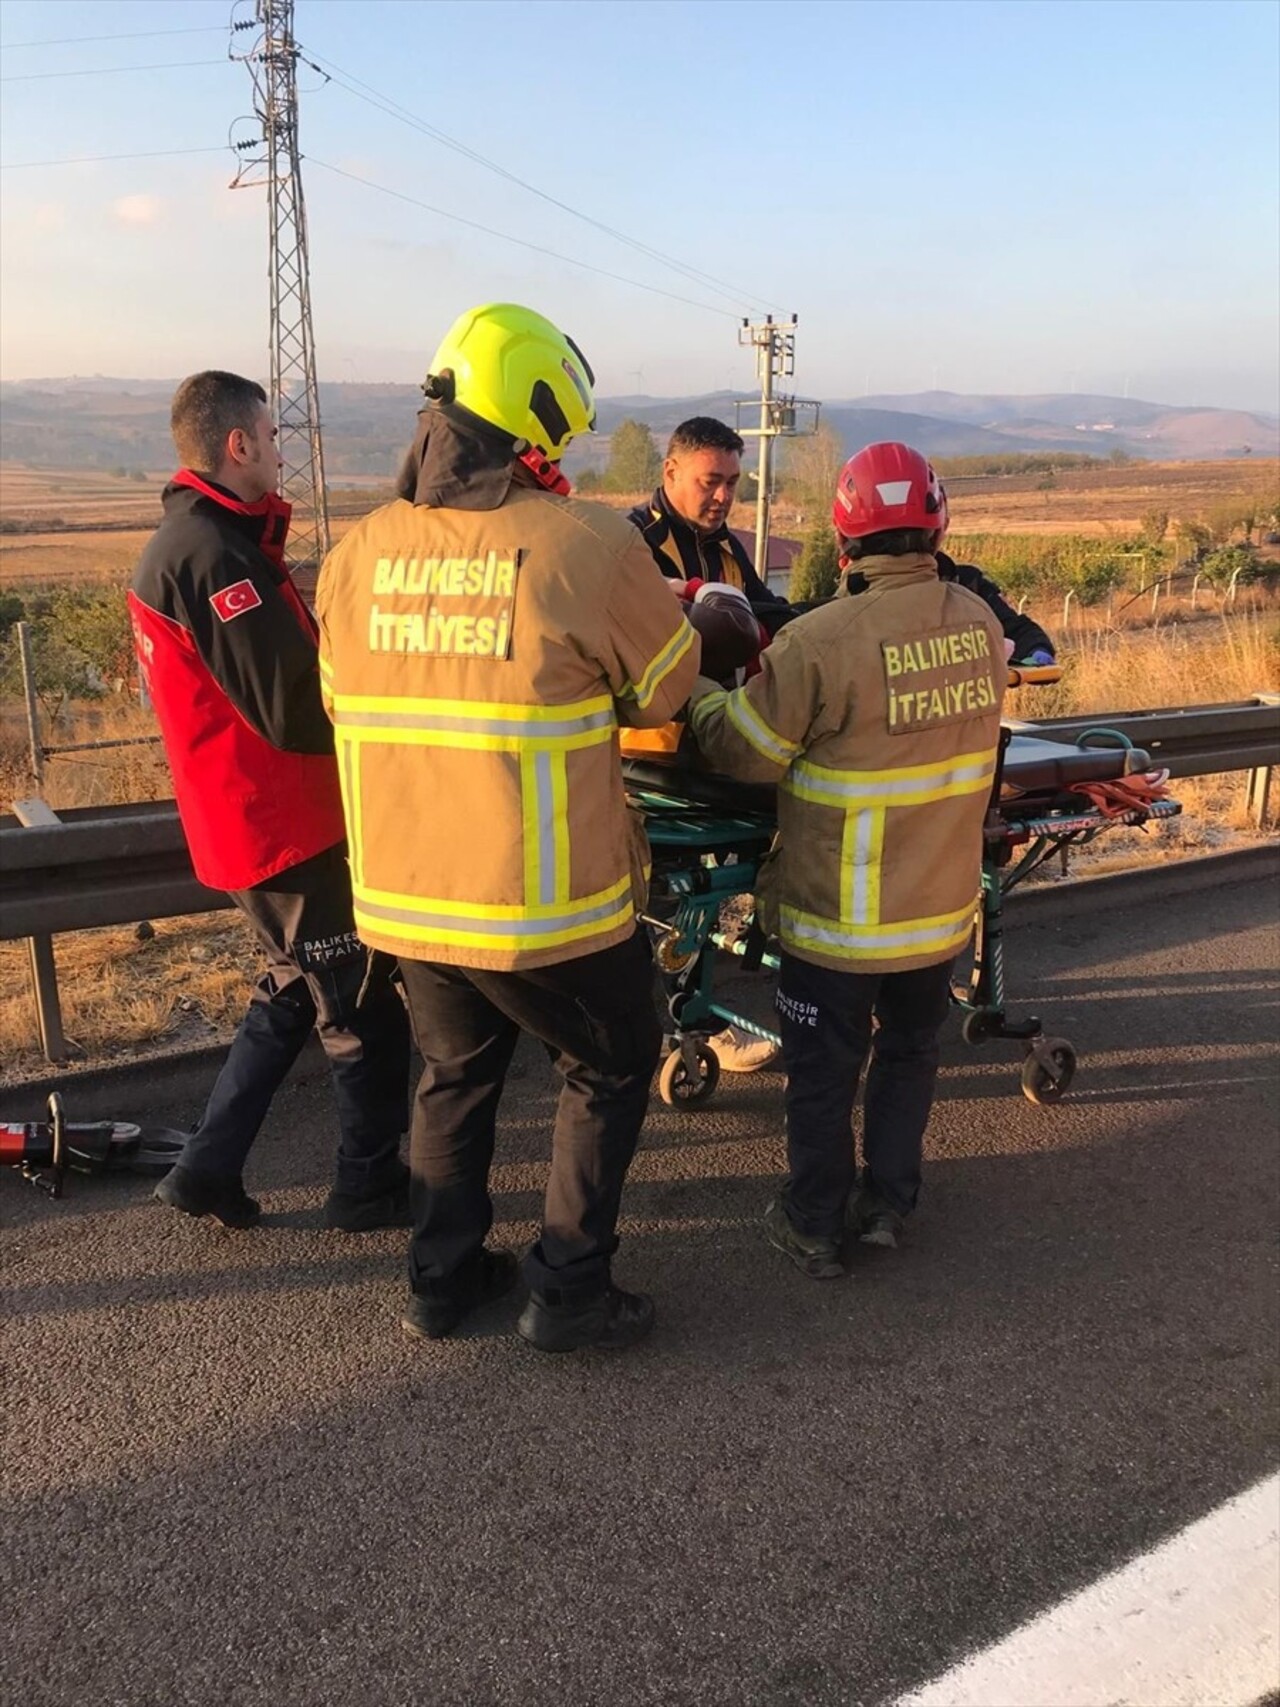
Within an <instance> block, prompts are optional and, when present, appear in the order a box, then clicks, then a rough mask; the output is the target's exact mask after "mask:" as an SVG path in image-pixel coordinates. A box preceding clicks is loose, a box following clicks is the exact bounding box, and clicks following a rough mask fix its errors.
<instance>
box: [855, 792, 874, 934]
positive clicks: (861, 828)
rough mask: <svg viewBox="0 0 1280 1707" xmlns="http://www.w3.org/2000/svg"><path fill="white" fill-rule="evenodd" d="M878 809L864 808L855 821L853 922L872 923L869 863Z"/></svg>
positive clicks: (860, 923) (858, 923)
mask: <svg viewBox="0 0 1280 1707" xmlns="http://www.w3.org/2000/svg"><path fill="white" fill-rule="evenodd" d="M875 816H876V809H875V807H873V806H868V807H866V808H864V810H863V811H861V812H859V813H858V815H857V817H856V818H855V819H854V831H853V922H854V923H855V924H857V925H865V924H867V923H869V922H870V920H869V917H868V912H867V879H868V872H867V861H868V859H869V857H870V854H871V833H872V830H873V828H874V826H875Z"/></svg>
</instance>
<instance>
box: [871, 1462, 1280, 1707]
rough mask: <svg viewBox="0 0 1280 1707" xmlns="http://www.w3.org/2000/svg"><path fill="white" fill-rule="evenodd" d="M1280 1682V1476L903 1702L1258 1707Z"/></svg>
mask: <svg viewBox="0 0 1280 1707" xmlns="http://www.w3.org/2000/svg"><path fill="white" fill-rule="evenodd" d="M1277 1688H1280V1475H1275V1476H1270V1477H1268V1479H1267V1480H1266V1481H1265V1482H1259V1483H1258V1484H1257V1485H1256V1486H1255V1487H1252V1488H1250V1489H1249V1490H1248V1491H1247V1492H1246V1493H1243V1494H1240V1495H1238V1496H1237V1497H1236V1498H1235V1499H1233V1500H1229V1501H1228V1502H1227V1504H1226V1505H1223V1506H1219V1507H1218V1509H1217V1511H1214V1512H1211V1513H1210V1514H1209V1516H1208V1517H1205V1518H1201V1520H1200V1521H1199V1522H1198V1523H1193V1524H1192V1525H1191V1526H1190V1528H1188V1529H1184V1530H1182V1531H1181V1532H1180V1533H1179V1534H1177V1535H1175V1536H1173V1537H1172V1538H1171V1539H1170V1540H1168V1541H1166V1542H1164V1543H1162V1545H1161V1546H1159V1547H1157V1548H1156V1549H1155V1550H1154V1551H1153V1552H1151V1553H1146V1554H1144V1555H1143V1556H1142V1557H1141V1558H1138V1559H1134V1560H1133V1561H1132V1562H1131V1563H1129V1564H1127V1565H1125V1566H1123V1567H1122V1568H1121V1569H1120V1570H1118V1571H1113V1572H1112V1573H1111V1575H1110V1576H1106V1577H1103V1578H1101V1579H1100V1580H1099V1581H1098V1582H1096V1583H1094V1584H1093V1585H1092V1586H1091V1587H1090V1588H1087V1589H1084V1590H1082V1591H1081V1592H1080V1593H1079V1594H1076V1595H1073V1596H1072V1597H1071V1599H1070V1600H1064V1601H1063V1602H1062V1604H1061V1605H1060V1606H1055V1607H1053V1608H1052V1609H1051V1610H1050V1611H1048V1612H1044V1613H1042V1614H1041V1615H1040V1616H1039V1617H1038V1618H1035V1619H1033V1620H1032V1621H1031V1623H1029V1624H1024V1625H1023V1627H1022V1628H1021V1629H1020V1630H1016V1631H1015V1632H1014V1633H1013V1635H1012V1636H1008V1637H1006V1638H1005V1640H1004V1641H1002V1642H997V1643H996V1644H995V1646H994V1647H990V1648H986V1649H984V1650H983V1652H982V1653H979V1654H974V1655H973V1657H972V1658H971V1659H967V1660H964V1661H962V1663H961V1664H960V1665H958V1666H955V1667H954V1668H953V1669H952V1670H951V1671H949V1672H947V1673H946V1675H945V1676H944V1677H939V1678H935V1679H934V1681H933V1682H932V1683H927V1684H925V1686H924V1687H923V1688H922V1689H916V1690H913V1691H912V1693H911V1694H910V1695H904V1696H901V1697H900V1698H899V1700H898V1701H897V1702H896V1703H895V1707H1252V1704H1253V1703H1255V1702H1257V1701H1260V1700H1261V1699H1262V1697H1263V1696H1265V1695H1267V1694H1268V1693H1269V1692H1271V1691H1273V1690H1275V1689H1277Z"/></svg>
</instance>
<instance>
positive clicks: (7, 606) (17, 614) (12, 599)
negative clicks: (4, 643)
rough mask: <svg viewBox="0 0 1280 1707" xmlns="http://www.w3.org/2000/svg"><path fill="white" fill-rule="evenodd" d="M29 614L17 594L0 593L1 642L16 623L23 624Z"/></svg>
mask: <svg viewBox="0 0 1280 1707" xmlns="http://www.w3.org/2000/svg"><path fill="white" fill-rule="evenodd" d="M26 614H27V607H26V605H25V604H23V602H22V600H21V599H20V598H19V597H18V595H17V593H0V640H2V639H3V638H4V637H5V635H7V634H8V632H9V630H10V629H11V628H12V627H13V625H14V623H15V622H21V621H22V619H23V617H25V616H26Z"/></svg>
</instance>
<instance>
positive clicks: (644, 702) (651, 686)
mask: <svg viewBox="0 0 1280 1707" xmlns="http://www.w3.org/2000/svg"><path fill="white" fill-rule="evenodd" d="M692 646H693V629H692V628H691V627H690V625H689V623H688V622H686V620H685V619H684V617H681V618H680V626H679V628H677V629H676V631H675V633H674V634H673V635H672V636H671V638H670V640H668V642H667V643H666V645H665V646H664V647H663V648H662V650H661V651H660V652H659V653H658V655H657V657H656V658H654V659H653V660H652V661H651V663H650V664H649V666H648V668H647V669H646V670H645V672H644V674H643V675H642V676H641V677H640V680H639V681H638V682H633V683H632V684H631V688H630V694H631V696H632V697H634V699H635V702H636V704H637V705H638V706H639V707H640V709H641V711H643V710H644V709H645V707H646V706H648V705H651V704H652V703H653V696H654V695H655V694H656V693H657V691H658V689H659V688H660V687H661V686H662V684H663V682H665V681H666V679H667V677H668V676H669V675H670V674H671V672H672V670H674V669H675V667H676V665H677V664H678V663H679V662H680V661H681V659H682V658H685V657H687V656H688V654H689V651H690V649H691V647H692Z"/></svg>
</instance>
